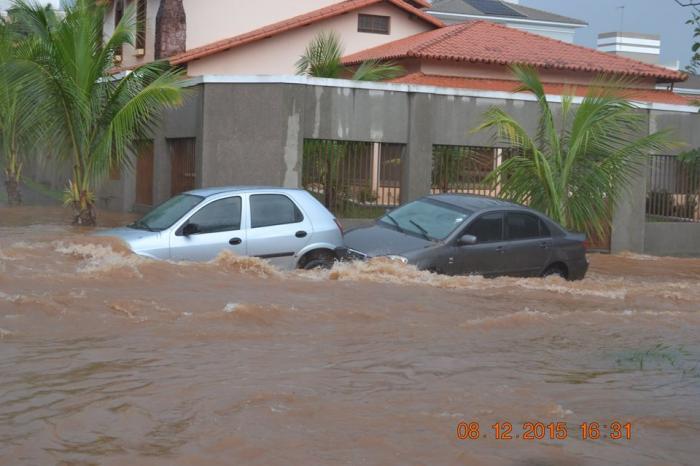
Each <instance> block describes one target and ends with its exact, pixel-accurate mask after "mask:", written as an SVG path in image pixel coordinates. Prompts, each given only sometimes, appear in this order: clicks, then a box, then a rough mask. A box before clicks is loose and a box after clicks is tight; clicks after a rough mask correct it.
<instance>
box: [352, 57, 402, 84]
mask: <svg viewBox="0 0 700 466" xmlns="http://www.w3.org/2000/svg"><path fill="white" fill-rule="evenodd" d="M404 72H405V71H404V69H403V67H402V66H400V65H397V64H396V63H391V62H389V63H383V62H381V61H379V60H367V61H365V62H362V64H360V66H359V67H357V70H355V73H353V75H352V79H353V80H355V81H385V80H387V79H394V78H397V77H399V76H401V75H403V74H404Z"/></svg>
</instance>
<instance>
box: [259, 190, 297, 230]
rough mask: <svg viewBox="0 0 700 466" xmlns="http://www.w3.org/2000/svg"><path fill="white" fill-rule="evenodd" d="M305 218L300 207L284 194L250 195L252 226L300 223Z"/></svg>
mask: <svg viewBox="0 0 700 466" xmlns="http://www.w3.org/2000/svg"><path fill="white" fill-rule="evenodd" d="M303 220H304V216H303V215H302V213H301V211H300V210H299V208H298V207H297V206H296V204H294V203H293V202H292V200H291V199H289V198H288V197H287V196H284V195H282V194H254V195H252V196H250V222H251V227H252V228H262V227H269V226H273V225H286V224H289V223H299V222H301V221H303Z"/></svg>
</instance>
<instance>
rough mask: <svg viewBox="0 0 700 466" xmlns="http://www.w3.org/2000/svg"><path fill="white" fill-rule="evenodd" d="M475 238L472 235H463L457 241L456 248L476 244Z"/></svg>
mask: <svg viewBox="0 0 700 466" xmlns="http://www.w3.org/2000/svg"><path fill="white" fill-rule="evenodd" d="M477 241H478V240H477V238H476V236H474V235H463V236H462V237H461V238H460V239H458V240H457V246H469V245H471V244H476V242H477Z"/></svg>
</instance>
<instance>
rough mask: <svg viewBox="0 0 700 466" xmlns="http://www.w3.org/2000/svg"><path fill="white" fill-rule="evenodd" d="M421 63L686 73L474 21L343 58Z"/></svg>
mask: <svg viewBox="0 0 700 466" xmlns="http://www.w3.org/2000/svg"><path fill="white" fill-rule="evenodd" d="M401 58H418V59H432V60H445V61H453V62H455V61H457V62H471V63H485V64H498V65H516V64H517V65H530V66H533V67H536V68H544V69H560V70H571V71H582V72H593V73H609V74H617V75H624V76H632V77H638V78H639V77H645V78H655V79H657V80H658V81H663V82H672V81H683V80H685V79H686V78H687V75H686V74H685V73H682V72H680V71H675V70H670V69H667V68H663V67H661V66H656V65H650V64H648V63H643V62H640V61H637V60H632V59H630V58H625V57H620V56H616V55H611V54H607V53H603V52H598V51H597V50H593V49H591V48H588V47H583V46H580V45H574V44H570V43H567V42H562V41H559V40H555V39H551V38H548V37H544V36H540V35H537V34H532V33H529V32H525V31H521V30H519V29H514V28H510V27H507V26H503V25H500V24H495V23H492V22H488V21H469V22H466V23H460V24H456V25H453V26H448V27H444V28H441V29H437V30H433V31H428V32H423V33H420V34H416V35H414V36H411V37H407V38H404V39H400V40H396V41H393V42H389V43H387V44H384V45H380V46H378V47H374V48H370V49H367V50H363V51H361V52H358V53H355V54H352V55H349V56H346V57H344V59H343V62H344V63H345V64H349V65H352V64H358V63H361V62H363V61H365V60H370V59H375V60H397V59H401Z"/></svg>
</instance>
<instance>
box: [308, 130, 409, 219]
mask: <svg viewBox="0 0 700 466" xmlns="http://www.w3.org/2000/svg"><path fill="white" fill-rule="evenodd" d="M404 151H405V146H404V145H403V144H385V143H371V142H357V141H335V140H327V139H307V140H305V141H304V159H303V167H302V185H303V186H304V189H306V190H307V191H309V192H311V193H312V194H314V196H316V198H317V199H319V201H321V202H322V203H323V205H325V206H326V207H327V208H328V209H329V210H330V211H331V212H333V213H334V214H336V215H338V216H339V217H345V218H373V217H377V216H379V215H381V214H382V213H384V210H385V209H386V208H387V207H393V206H397V205H399V203H400V198H401V160H402V158H403V154H404Z"/></svg>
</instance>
